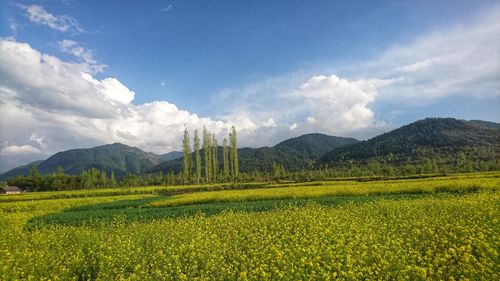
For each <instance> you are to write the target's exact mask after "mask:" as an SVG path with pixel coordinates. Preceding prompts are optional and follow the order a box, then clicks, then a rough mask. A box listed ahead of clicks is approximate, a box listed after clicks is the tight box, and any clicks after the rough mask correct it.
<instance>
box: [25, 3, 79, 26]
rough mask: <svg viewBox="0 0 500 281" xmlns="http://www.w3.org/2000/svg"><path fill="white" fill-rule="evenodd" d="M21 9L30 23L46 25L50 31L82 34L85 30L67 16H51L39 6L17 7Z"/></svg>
mask: <svg viewBox="0 0 500 281" xmlns="http://www.w3.org/2000/svg"><path fill="white" fill-rule="evenodd" d="M18 6H19V7H20V8H21V9H23V10H24V11H26V15H27V16H28V18H29V19H30V21H32V22H34V23H37V24H39V25H46V26H48V27H50V28H52V29H55V30H58V31H61V32H66V31H71V32H73V33H82V32H85V30H84V29H83V28H82V27H81V26H80V24H79V23H78V21H77V20H76V19H74V18H72V17H70V16H67V15H53V14H51V13H49V12H47V11H46V10H45V9H44V8H43V7H42V6H39V5H29V6H26V5H18Z"/></svg>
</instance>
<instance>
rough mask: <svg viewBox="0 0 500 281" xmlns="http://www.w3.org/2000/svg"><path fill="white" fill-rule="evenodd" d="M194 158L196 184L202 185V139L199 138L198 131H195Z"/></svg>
mask: <svg viewBox="0 0 500 281" xmlns="http://www.w3.org/2000/svg"><path fill="white" fill-rule="evenodd" d="M194 157H195V165H196V183H200V179H201V157H200V137H199V136H198V130H196V131H194Z"/></svg>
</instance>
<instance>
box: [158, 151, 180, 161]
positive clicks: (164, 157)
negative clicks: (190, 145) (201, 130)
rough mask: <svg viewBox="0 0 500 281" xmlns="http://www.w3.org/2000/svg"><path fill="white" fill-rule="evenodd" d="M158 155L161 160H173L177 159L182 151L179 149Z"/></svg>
mask: <svg viewBox="0 0 500 281" xmlns="http://www.w3.org/2000/svg"><path fill="white" fill-rule="evenodd" d="M158 157H159V158H160V159H161V161H170V160H175V159H179V158H181V157H182V152H181V151H171V152H169V153H165V154H160V155H158Z"/></svg>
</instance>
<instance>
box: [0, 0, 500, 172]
mask: <svg viewBox="0 0 500 281" xmlns="http://www.w3.org/2000/svg"><path fill="white" fill-rule="evenodd" d="M499 18H500V4H499V2H498V1H460V0H456V1H439V0H437V1H390V0H384V1H236V0H234V1H189V0H185V1H93V0H87V1H76V0H60V1H58V0H52V1H49V0H46V1H24V0H19V1H16V0H5V1H1V2H0V114H1V115H2V118H1V119H0V172H3V171H6V170H8V169H11V168H13V167H16V166H18V165H22V164H27V163H29V162H31V161H35V160H40V159H46V158H47V157H49V156H50V155H52V154H54V153H56V152H59V151H62V150H67V149H73V148H87V147H92V146H96V145H102V144H107V143H114V142H120V143H124V144H127V145H132V146H136V147H139V148H141V149H143V150H145V151H149V152H154V153H166V152H169V151H173V150H179V149H180V147H181V138H182V132H183V130H184V126H186V127H187V128H188V129H189V131H190V132H191V135H192V134H193V132H194V131H195V130H202V129H203V127H206V128H207V129H209V130H210V131H211V132H212V133H214V134H216V135H217V137H218V139H219V143H221V142H222V139H223V138H224V137H225V136H227V133H228V129H229V128H230V127H231V126H233V125H234V126H236V128H237V130H238V134H239V139H238V141H239V146H250V147H260V146H272V145H274V144H276V143H278V142H280V141H282V140H284V139H287V138H290V137H295V136H299V135H301V134H305V133H312V132H319V133H325V134H329V135H336V136H345V137H356V138H358V139H368V138H370V137H373V136H375V135H377V134H380V133H383V132H387V131H390V130H392V129H394V128H397V127H399V126H402V125H405V124H408V123H411V122H414V121H416V120H419V119H422V118H426V117H454V118H460V119H468V120H469V119H481V120H488V121H494V122H500V21H499V20H498V19H499Z"/></svg>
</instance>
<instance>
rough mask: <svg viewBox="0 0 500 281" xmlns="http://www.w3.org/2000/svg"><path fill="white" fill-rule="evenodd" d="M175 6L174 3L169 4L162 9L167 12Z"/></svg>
mask: <svg viewBox="0 0 500 281" xmlns="http://www.w3.org/2000/svg"><path fill="white" fill-rule="evenodd" d="M173 7H174V6H173V5H172V4H169V5H168V6H167V7H165V8H163V9H161V11H162V12H165V13H166V12H168V11H170V9H172V8H173Z"/></svg>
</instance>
